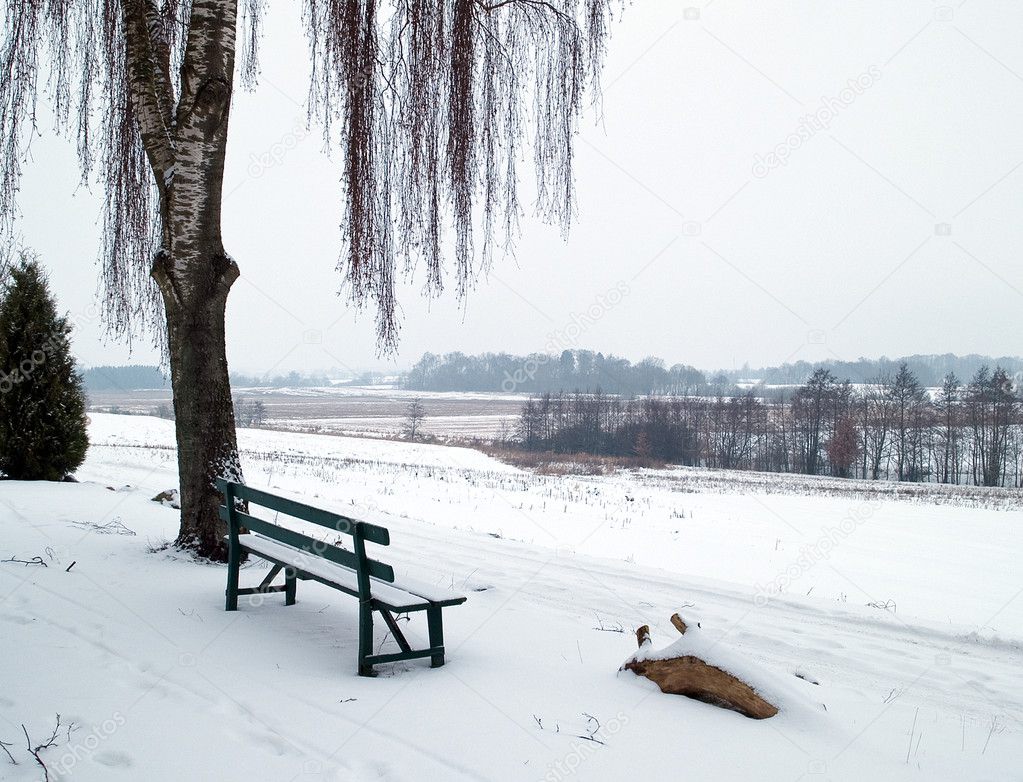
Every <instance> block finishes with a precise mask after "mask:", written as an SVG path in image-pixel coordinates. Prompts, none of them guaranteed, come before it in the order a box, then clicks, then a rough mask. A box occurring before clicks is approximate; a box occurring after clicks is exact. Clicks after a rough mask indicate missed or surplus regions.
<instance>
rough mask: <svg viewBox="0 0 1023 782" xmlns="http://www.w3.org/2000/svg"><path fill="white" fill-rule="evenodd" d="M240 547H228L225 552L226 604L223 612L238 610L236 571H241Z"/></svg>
mask: <svg viewBox="0 0 1023 782" xmlns="http://www.w3.org/2000/svg"><path fill="white" fill-rule="evenodd" d="M239 549H240V546H229V547H228V552H227V592H226V595H227V603H226V605H225V607H224V608H225V610H227V611H237V610H238V571H239V570H240V569H241V564H242V563H241V551H239Z"/></svg>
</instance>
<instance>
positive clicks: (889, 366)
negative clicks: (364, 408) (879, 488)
mask: <svg viewBox="0 0 1023 782" xmlns="http://www.w3.org/2000/svg"><path fill="white" fill-rule="evenodd" d="M903 364H905V365H906V367H907V368H908V370H909V371H910V372H911V373H912V374H913V376H914V377H915V378H916V379H917V380H918V382H919V383H920V384H921V385H922V386H925V387H930V388H936V387H938V386H940V385H941V382H942V380H943V379H944V377H945V376H946V375H948V374H949V373H950V372H951V373H954V374H955V375H956V376H958V377H966V378H969V377H973V376H974V375H975V374H976V372H977V371H978V370H979V369H980V368H981V367H984V366H988V367H993V366H999V367H1001V368H1003V369H1004V370H1006V372H1007V373H1009V374H1010V375H1015V374H1017V373H1019V372H1023V359H1020V358H1014V357H1002V358H990V357H987V356H977V355H969V356H955V355H952V354H950V353H949V354H944V355H922V356H905V357H903V358H897V359H889V358H880V359H865V358H861V359H857V360H856V361H822V362H817V363H813V364H811V363H808V362H805V361H799V362H796V363H795V364H783V365H782V366H780V367H765V368H762V369H750V368H749V367H748V366H747V367H744V368H742V369H739V370H732V371H719V372H713V373H710V372H702V371H700V370H698V369H695V368H693V367H691V366H689V365H687V364H675V365H673V366H670V367H669V366H667V365H666V364H665V363H664V362H663V361H662V360H661V359H658V358H645V359H643V360H642V361H639V362H637V363H635V364H633V363H632V362H630V361H629V360H628V359H624V358H619V357H617V356H613V355H606V356H605V355H604V354H603V353H594V352H592V351H589V350H565V351H563V352H562V353H561V355H558V356H550V355H545V354H539V353H533V354H530V355H528V356H514V355H511V354H509V353H484V354H482V355H476V356H468V355H465V354H464V353H446V354H444V355H442V356H441V355H435V354H433V353H426V354H425V355H424V356H423V357H422V358H421V359H420V360H419V361H418V362H416V364H415V366H413V367H412V369H410V370H409V371H408V373H407V374H406V375H405V387H406V388H408V389H410V390H415V391H490V392H505V393H512V392H523V393H531V394H541V393H554V392H558V391H576V390H579V391H596V390H597V389H600V390H601V391H603V392H604V393H606V394H618V395H622V396H645V395H647V394H658V395H666V396H671V395H681V396H685V395H689V394H710V395H718V394H727V393H729V392H730V391H731V390H732V389H733V387H734V386H735V385H736V384H737V383H744V384H745V383H757V382H760V383H763V384H765V385H787V386H793V387H795V386H800V385H802V384H803V383H805V382H806V381H807V380H808V379H809V378H810V377H811V376H812V375H813V373H814V372H815V371H817V370H819V369H825V370H828V371H829V372H831V373H832V374H833V375H835V376H836V377H839V378H842V379H843V380H849V382H851V383H869V382H871V381H873V380H875V379H877V378H879V377H886V376H889V375H894V374H895V373H896V372H898V369H899V367H900V366H902V365H903Z"/></svg>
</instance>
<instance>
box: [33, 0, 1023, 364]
mask: <svg viewBox="0 0 1023 782" xmlns="http://www.w3.org/2000/svg"><path fill="white" fill-rule="evenodd" d="M270 5H271V6H272V9H271V13H270V15H269V18H268V20H267V25H266V30H267V35H266V38H265V41H264V50H263V51H264V57H263V61H264V69H263V79H262V85H261V87H260V89H259V90H258V91H257V92H256V93H255V94H242V93H240V92H239V93H238V95H237V97H236V99H235V106H234V111H233V115H232V119H231V146H230V151H229V158H228V171H227V181H226V187H225V191H226V192H227V193H228V196H227V198H226V201H225V204H224V222H225V231H224V232H225V242H226V246H227V249H228V251H229V252H230V253H231V254H232V255H233V256H234V257H235V258H236V260H237V261H238V262H239V264H240V266H241V269H242V278H241V280H240V281H239V282H238V283H237V284H236V285H235V287H234V290H233V292H232V294H231V298H230V300H229V303H228V356H229V360H230V363H231V367H232V369H235V370H240V371H249V372H260V373H262V372H273V373H275V374H276V373H278V372H283V371H288V370H291V369H298V370H300V371H301V370H313V369H326V368H329V367H352V368H367V367H384V366H399V367H405V366H408V365H410V364H411V363H412V362H414V361H415V360H416V359H418V357H419V356H420V355H421V354H422V353H423V352H424V351H433V352H447V351H451V350H461V351H464V352H481V351H487V350H493V351H497V350H506V351H510V352H521V353H526V352H530V351H535V350H544V349H545V348H553V349H557V350H560V349H562V348H565V347H570V348H575V347H578V348H590V349H593V350H602V351H604V352H613V353H617V354H620V355H624V356H627V357H629V358H632V359H639V358H642V357H644V356H647V355H656V356H660V357H662V358H664V359H665V360H666V361H667V362H668V363H669V364H672V363H676V362H685V363H690V364H694V365H696V366H699V367H703V368H716V367H732V366H741V365H742V364H743V363H744V362H749V363H750V364H752V365H754V366H757V365H764V364H775V363H780V362H783V361H795V360H799V359H805V360H815V359H820V358H825V357H829V356H831V357H838V358H843V359H851V358H856V357H858V356H871V357H874V356H879V355H881V354H886V355H889V356H896V355H903V354H910V353H944V352H957V353H969V352H977V353H988V354H993V355H1004V354H1019V353H1021V352H1023V350H1021V348H1020V305H1021V304H1023V266H1021V264H1020V262H1019V261H1020V258H1019V254H1020V248H1021V246H1023V219H1021V217H1023V215H1021V211H1023V197H1021V196H1023V49H1021V47H1020V46H1019V34H1020V31H1021V30H1023V3H1020V2H1018V0H958V1H957V2H954V3H950V4H949V5H945V4H943V3H942V2H940V1H939V2H932V0H897V1H893V0H856V1H855V2H853V1H851V0H843V1H842V2H838V1H832V2H828V1H826V0H789V1H787V2H764V1H763V0H756V2H752V1H751V2H739V1H738V0H710V2H705V3H703V4H701V5H700V6H699V7H698V9H697V8H691V9H689V10H686V3H685V2H673V1H671V0H636V2H635V4H634V5H633V6H632V7H631V8H629V9H627V10H626V12H625V14H624V16H623V18H622V20H621V22H620V23H619V24H618V25H617V26H616V27H615V29H614V31H613V37H612V40H611V42H610V48H609V56H608V62H607V68H606V75H605V88H606V90H605V95H604V121H603V124H602V125H597V124H596V123H595V122H594V117H593V116H592V115H591V116H588V117H587V118H586V120H585V121H584V123H583V125H582V128H581V132H580V135H579V138H578V147H577V151H578V155H577V161H578V163H577V165H578V167H577V182H578V192H579V200H578V203H579V210H580V216H579V220H578V222H577V223H576V224H575V226H574V227H573V229H572V233H571V236H570V238H569V240H568V241H567V243H566V242H563V241H562V240H561V238H560V235H559V233H558V232H557V231H556V230H553V229H550V228H547V227H545V226H542V225H540V224H538V223H536V222H535V221H532V220H525V221H524V222H523V237H522V241H521V243H520V245H519V251H518V254H517V258H516V259H515V260H514V261H513V260H510V259H509V260H506V261H505V262H503V263H501V262H499V263H497V264H496V265H495V268H494V271H493V273H492V274H491V275H490V277H489V279H488V280H484V281H482V282H481V284H480V285H479V286H478V288H477V289H476V290H475V291H474V292H473V293H472V294H471V295H470V297H469V299H468V301H467V302H466V303H465V306H464V307H461V306H459V304H458V303H457V302H456V300H455V299H454V297H453V296H447V295H446V296H444V297H443V298H441V299H440V300H435V301H433V302H427V301H424V300H423V299H422V298H421V297H420V296H419V294H418V291H419V289H420V287H421V281H414V282H413V283H412V284H411V285H410V286H409V287H408V288H407V289H406V291H405V292H404V294H403V296H402V299H401V303H402V309H403V324H404V325H403V332H402V342H401V348H400V353H399V355H398V356H397V357H396V358H393V359H390V360H387V361H381V360H379V359H378V358H377V355H376V345H375V342H374V328H373V318H372V314H371V313H369V312H364V313H363V314H362V315H361V316H358V317H356V316H355V315H354V314H353V313H352V312H351V311H350V310H349V308H348V306H347V303H346V300H345V299H344V298H338V297H337V295H336V293H337V290H338V288H339V285H340V277H339V275H338V274H337V272H336V271H335V263H336V259H337V256H338V249H339V245H338V242H339V230H338V223H339V217H340V212H341V202H340V189H339V177H340V167H339V165H338V162H337V160H331V159H329V158H328V157H326V156H324V155H323V154H322V152H321V146H322V145H321V139H320V135H319V132H318V130H314V132H313V133H312V134H310V135H305V132H304V117H305V111H304V108H303V102H304V98H305V94H306V79H307V73H308V68H307V60H306V50H305V42H304V39H303V37H302V33H301V28H300V25H299V7H300V4H299V3H298V2H295V1H294V0H274V2H273V3H271V4H270ZM850 80H852V81H854V82H855V81H857V80H859V83H860V86H859V88H858V90H851V89H848V87H849V82H850ZM843 90H846V92H844V93H843ZM824 106H828V107H830V111H831V113H832V114H833V115H834V116H833V118H830V119H828V118H827V117H825V119H828V121H827V123H826V124H827V127H824V124H823V123H819V124H817V125H815V126H811V125H810V123H809V122H808V121H807V120H805V118H806V117H807V115H818V114H819V113H820V112H822V110H823V107H824ZM820 116H823V115H820ZM804 123H806V124H804ZM801 127H802V128H803V130H802V131H801ZM807 128H809V130H807ZM800 133H802V135H800V136H798V137H796V136H793V135H792V134H800ZM275 145H282V146H288V147H291V148H290V149H288V150H287V152H286V154H285V155H284V156H283V159H281V161H280V162H279V163H278V164H276V165H274V166H272V167H270V168H269V169H267V170H265V171H262V172H260V171H257V170H256V169H255V168H254V166H253V165H252V164H253V160H254V159H256V158H258V157H259V156H261V155H263V154H264V153H266V152H268V151H271V150H272V149H274V147H275ZM778 145H782V146H783V147H784V148H785V149H787V150H788V152H789V154H788V157H787V160H786V161H785V162H784V163H783V164H777V165H774V166H773V167H772V165H771V164H772V163H777V161H771V160H769V159H768V158H767V155H768V153H770V152H771V151H772V150H774V149H775V148H776V147H778ZM279 148H280V147H279ZM33 153H34V161H33V163H32V164H31V165H30V166H28V167H27V169H26V176H25V181H24V187H23V189H22V197H21V205H22V209H23V212H24V219H23V221H22V234H23V238H24V241H25V243H26V244H29V245H31V246H34V247H35V248H37V249H38V250H39V251H40V252H41V254H42V256H43V260H44V261H45V263H46V265H47V266H48V267H49V268H50V270H51V276H52V283H53V287H54V289H55V291H56V293H57V295H58V296H59V298H60V302H61V305H62V307H63V308H66V309H68V310H70V311H71V312H72V313H81V312H85V311H86V310H87V309H88V308H89V306H90V304H91V303H92V302H93V301H94V298H95V294H96V290H97V271H98V270H97V267H96V263H95V258H96V253H97V245H98V227H97V225H98V224H97V221H98V215H99V201H98V193H88V192H84V191H82V190H81V189H77V190H76V183H77V170H76V168H75V160H74V155H73V150H72V149H71V148H70V146H68V145H67V144H66V143H65V142H64V141H62V140H59V139H54V138H52V136H49V137H46V138H43V139H42V140H40V141H39V143H37V144H36V145H35V146H34V147H33ZM758 155H759V156H760V157H758ZM758 161H761V164H760V165H757V163H758ZM527 168H528V166H524V170H526V169H527ZM253 174H259V175H258V176H253ZM614 289H617V290H618V291H623V293H620V294H617V295H615V296H613V297H611V298H613V300H614V301H616V302H617V303H615V304H613V305H612V306H609V307H604V308H601V311H600V312H597V310H596V309H594V307H593V305H594V304H595V303H596V302H597V301H598V298H599V297H601V296H602V295H604V296H605V297H606V294H607V292H608V291H611V290H614ZM588 312H589V313H591V314H590V315H587V314H586V313H588ZM594 314H596V315H599V317H592V315H594ZM572 323H575V324H576V325H575V326H571V327H570V324H572ZM580 324H581V325H580ZM75 346H76V351H77V353H78V355H79V357H80V359H81V360H82V361H83V362H84V363H85V364H87V365H94V364H108V363H123V362H125V361H127V360H129V355H128V351H127V349H126V348H125V347H124V346H122V345H119V344H117V343H110V342H108V341H107V342H105V341H104V340H103V338H102V330H101V328H100V327H99V325H98V324H86V325H85V326H83V327H82V328H80V329H79V331H78V333H77V335H76V338H75ZM130 359H131V360H132V361H138V362H150V361H155V360H156V356H155V354H154V353H152V352H151V351H147V350H145V349H136V350H135V352H134V355H132V356H130Z"/></svg>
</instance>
